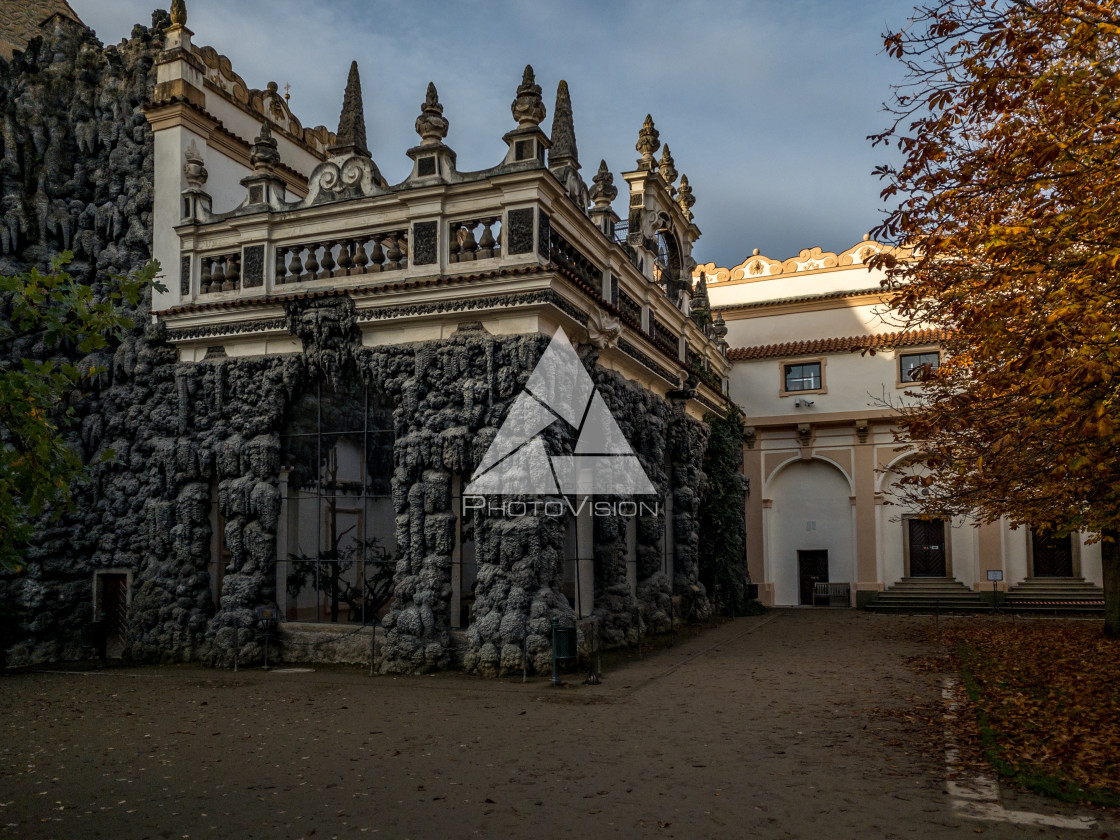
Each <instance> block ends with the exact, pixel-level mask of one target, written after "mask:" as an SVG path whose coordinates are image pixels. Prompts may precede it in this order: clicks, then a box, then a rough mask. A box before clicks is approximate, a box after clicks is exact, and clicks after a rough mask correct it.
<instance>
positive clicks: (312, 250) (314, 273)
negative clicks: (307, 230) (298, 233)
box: [303, 242, 319, 280]
mask: <svg viewBox="0 0 1120 840" xmlns="http://www.w3.org/2000/svg"><path fill="white" fill-rule="evenodd" d="M318 250H319V245H318V243H315V242H313V243H312V244H310V245H308V246H307V262H305V263H304V264H303V267H304V268H305V269H307V275H308V277H307V279H308V280H315V279H316V278H317V277H318V275H319V260H318V259H317V257H316V255H315V254H316V252H317V251H318Z"/></svg>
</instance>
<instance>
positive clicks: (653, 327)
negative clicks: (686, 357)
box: [649, 313, 681, 358]
mask: <svg viewBox="0 0 1120 840" xmlns="http://www.w3.org/2000/svg"><path fill="white" fill-rule="evenodd" d="M649 337H650V339H651V340H652V341H653V343H654V344H655V345H657V346H658V347H660V348H661V349H662V350H664V351H665V352H666V353H668V354H669V355H671V356H672V357H674V358H678V357H679V355H680V347H681V344H680V337H679V336H678V335H677V334H676V333H674V332H673V331H672V330H670V329H669V328H668V327H666V326H665V325H664V324H662V323H660V322H659V321H658V320H657V319H656V318H655V317H654V316H653V314H652V313H651V314H650V319H649Z"/></svg>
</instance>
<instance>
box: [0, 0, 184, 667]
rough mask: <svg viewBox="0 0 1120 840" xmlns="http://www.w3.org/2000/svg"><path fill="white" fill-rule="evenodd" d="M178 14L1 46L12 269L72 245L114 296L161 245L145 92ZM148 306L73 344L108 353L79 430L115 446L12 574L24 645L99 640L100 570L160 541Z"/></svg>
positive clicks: (94, 281)
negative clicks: (90, 636)
mask: <svg viewBox="0 0 1120 840" xmlns="http://www.w3.org/2000/svg"><path fill="white" fill-rule="evenodd" d="M168 23H169V21H168V18H167V15H166V13H164V12H156V13H155V14H154V15H153V25H152V27H151V28H147V27H144V26H139V25H138V26H136V27H135V28H134V29H133V32H132V35H131V37H130V38H129V39H128V40H127V41H123V42H122V43H121V44H119V45H116V46H110V47H102V45H101V44H100V42H99V41H98V40H97V38H96V37H95V36H94V34H93V33H92V32H91V31H90V30H88V29H87V28H85V27H84V26H82V25H81V24H79V23H77V22H75V21H72V20H69V19H65V18H61V17H55V18H52V19H51V21H50V22H49V24H48V25H47V26H46V27H44V28H43V29H42V34H41V36H40V37H36V38H34V39H32V40H31V42H30V43H29V44H28V45H27V48H26V50H24V51H23V52H21V53H16V54H15V55H14V56H13V58H12V59H11V61H7V62H5V61H2V60H0V272H3V273H5V274H15V273H18V272H21V271H25V270H26V269H28V268H29V267H30V266H38V267H40V268H45V267H46V266H47V265H48V264H49V262H50V259H51V257H52V256H54V255H56V254H58V253H60V252H62V251H63V250H67V249H69V250H71V251H72V252H73V254H74V259H73V261H72V262H71V264H70V266H69V269H68V270H69V271H70V273H71V274H73V275H74V276H75V277H77V278H78V279H80V280H82V281H83V282H85V283H87V284H89V285H91V286H92V287H93V288H94V290H95V292H96V293H97V294H98V296H103V295H104V294H105V293H106V292H107V291H108V290H109V289H110V287H111V286H112V280H111V277H110V275H111V274H114V273H126V272H128V271H129V270H131V269H133V268H137V267H139V266H141V265H143V264H144V263H145V262H147V260H149V259H150V257H151V240H152V229H151V226H152V215H151V211H152V165H153V160H152V147H153V144H152V136H151V131H150V129H149V127H148V122H147V120H146V119H145V117H144V115H143V113H142V112H141V107H142V105H143V103H144V102H145V100H146V99H147V98H148V96H149V94H150V91H151V89H152V85H153V83H154V71H153V65H154V60H155V56H156V55H157V54H158V51H159V50H160V48H161V46H162V43H163V36H162V32H163V30H164V28H165V27H166V25H167V24H168ZM0 307H2V309H0V317H4V318H6V316H7V309H6V302H0ZM145 317H146V309H145V307H144V306H142V307H141V309H140V311H138V312H137V313H136V318H135V320H136V322H137V324H138V326H137V327H136V329H134V330H133V331H132V332H131V334H130V335H129V336H128V338H127V340H126V341H124V342H123V343H122V344H121V345H120V346H119V347H115V348H113V349H112V350H110V351H106V352H100V353H97V354H94V355H93V356H88V357H84V358H82V357H81V356H80V355H79V354H77V353H76V352H71V353H70V354H69V358H70V359H71V360H75V361H78V363H79V364H80V365H81V366H83V369H89V368H91V367H93V366H98V367H100V368H102V369H103V372H102V373H101V374H100V375H99V376H98V377H97V378H96V379H95V380H94V381H93V382H92V383H91V394H90V395H89V396H87V397H86V399H84V400H83V401H82V402H80V403H79V404H78V414H79V421H78V423H77V424H76V425H75V426H74V427H72V428H71V429H69V430H68V432H67V433H68V435H69V436H70V440H71V443H72V445H73V446H74V447H75V448H76V449H77V450H78V451H79V452H81V454H82V455H83V457H84V458H86V459H88V460H93V459H95V458H96V457H97V456H98V455H99V454H104V452H105V450H106V449H108V448H111V449H113V450H114V452H115V453H116V463H114V464H112V465H103V466H101V467H98V468H96V475H95V478H94V481H93V482H92V483H91V485H90V486H89V487H86V488H82V489H79V490H78V492H77V494H76V502H77V509H76V512H75V513H74V514H73V515H69V516H65V517H63V518H62V519H61V520H60V521H57V522H49V521H47V520H44V521H43V523H42V526H41V528H40V538H39V539H37V540H36V541H35V543H34V544H33V545H31V546H30V547H29V550H28V557H27V560H28V562H27V566H26V569H25V571H24V573H23V574H21V575H19V576H12V575H3V576H0V605H2V608H3V610H4V611H5V613H6V619H5V621H4V622H3V624H4V626H5V627H6V628H7V631H8V636H9V641H12V640H13V639H17V640H18V641H17V642H16V644H15V645H14V648H13V650H12V651H11V659H12V661H15V662H21V661H40V660H52V659H62V658H75V657H78V656H81V655H83V654H87V653H88V649H87V648H84V647H83V646H82V645H81V643H80V634H79V632H78V631H79V629H80V627H81V625H82V624H83V623H84V622H86V621H89V620H90V618H91V617H92V603H91V596H90V588H91V585H92V573H93V570H94V569H97V568H122V567H128V568H136V569H138V568H139V563H140V559H141V557H142V556H144V555H145V554H146V552H147V550H148V549H147V546H148V540H147V537H146V535H145V534H146V531H147V527H148V526H147V525H146V524H145V522H146V519H145V517H146V516H147V515H148V513H150V512H148V513H146V512H145V509H144V505H145V499H147V498H155V497H158V495H159V492H158V491H159V490H160V486H159V483H158V480H156V479H155V477H154V476H153V475H152V474H151V472H150V471H149V469H148V465H149V458H150V455H151V454H152V440H153V435H152V433H151V432H150V431H147V430H151V429H158V428H160V427H161V425H162V423H163V419H164V418H163V415H164V414H165V413H166V409H165V408H164V407H163V406H164V405H165V404H167V405H169V404H170V403H169V402H168V403H165V401H166V400H167V398H168V397H169V396H170V395H171V394H172V393H173V380H172V378H171V371H172V369H173V363H174V359H175V354H174V352H173V351H170V350H169V349H168V348H167V347H166V346H165V345H164V344H163V343H162V342H161V340H160V330H159V329H158V328H154V327H150V326H146V325H144V323H143V322H144V320H145ZM4 352H5V357H6V358H5V361H6V362H7V363H9V364H12V363H18V360H19V359H21V358H44V357H46V356H47V355H48V353H47V350H46V348H45V347H44V345H43V344H42V342H41V338H40V337H38V336H34V335H31V336H24V337H17V338H16V339H15V340H13V341H11V342H9V343H8V345H7V346H6V347H5V348H4Z"/></svg>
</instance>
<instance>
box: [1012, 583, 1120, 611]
mask: <svg viewBox="0 0 1120 840" xmlns="http://www.w3.org/2000/svg"><path fill="white" fill-rule="evenodd" d="M1004 601H1005V602H1006V603H1007V604H1008V605H1013V606H1014V607H1015V608H1016V609H1019V608H1024V609H1025V608H1039V609H1044V610H1045V609H1061V608H1063V607H1068V608H1070V609H1078V610H1086V611H1093V610H1099V609H1103V606H1104V590H1103V589H1101V588H1100V587H1099V586H1095V585H1094V584H1091V583H1088V582H1087V581H1086V580H1085V579H1084V578H1027V579H1026V580H1024V581H1022V582H1021V583H1018V584H1016V585H1015V586H1013V587H1011V589H1009V590H1008V592H1007V594H1006V595H1005V596H1004Z"/></svg>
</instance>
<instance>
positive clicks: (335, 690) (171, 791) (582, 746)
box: [0, 609, 1120, 840]
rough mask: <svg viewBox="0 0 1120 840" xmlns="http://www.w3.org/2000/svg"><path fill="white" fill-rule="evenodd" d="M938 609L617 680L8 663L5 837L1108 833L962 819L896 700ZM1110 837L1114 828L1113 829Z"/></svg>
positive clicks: (765, 640) (696, 658) (791, 627)
mask: <svg viewBox="0 0 1120 840" xmlns="http://www.w3.org/2000/svg"><path fill="white" fill-rule="evenodd" d="M930 621H931V619H929V618H925V617H913V618H912V617H905V616H878V615H870V614H867V613H863V612H856V611H852V610H829V609H816V610H812V609H802V610H775V611H771V612H768V613H767V614H765V615H763V616H759V617H755V618H746V619H737V620H735V621H732V622H728V623H725V624H722V625H720V626H719V627H717V628H715V629H710V630H706V631H703V632H700V633H697V634H694V635H692V636H690V637H689V638H687V639H682V640H681V641H680V642H678V644H677V645H675V646H674V647H672V648H669V649H665V650H661V651H658V652H656V653H647V654H646V656H645V657H644V658H643V659H641V660H638V659H636V658H633V657H627V656H618V655H615V656H613V657H611V658H610V659H608V660H607V661H606V662H605V663H604V671H605V673H604V680H603V683H602V684H601V685H598V686H585V685H581V684H579V680H580V679H581V676H579V675H575V674H572V675H569V676H568V679H569V680H570V681H571V683H572V684H571V685H568V686H566V687H563V688H554V687H552V686H551V685H550V684H549V681H548V680H547V679H540V678H534V679H531V680H530V681H529V682H528V683H526V684H522V683H521V681H520V679H517V680H482V679H476V678H468V677H462V676H458V675H453V674H445V675H437V676H426V677H400V678H391V677H373V678H371V677H368V676H366V675H365V673H364V672H362V671H359V670H349V669H333V668H332V669H323V668H317V669H315V670H305V669H291V668H281V669H277V670H273V671H270V672H263V671H260V670H246V671H241V672H239V673H236V674H234V673H231V672H229V671H214V670H208V669H204V668H197V667H160V668H109V669H106V670H103V671H76V670H63V669H59V670H56V671H32V672H21V673H9V674H8V675H6V676H4V678H3V679H0V697H2V698H3V703H4V707H5V709H6V711H7V714H6V715H5V718H4V720H3V721H2V722H0V837H5V838H8V837H10V838H58V840H85V838H113V840H132V839H133V838H232V837H238V838H245V837H248V838H257V837H260V838H274V839H275V840H281V839H283V840H287V838H335V837H337V838H350V837H369V836H372V835H378V836H381V837H391V838H409V837H412V838H427V837H438V838H441V839H445V840H446V839H449V838H459V837H502V838H515V837H534V838H541V837H557V836H560V835H565V836H567V835H571V836H576V837H579V836H585V837H590V836H600V835H617V836H626V837H629V836H635V837H645V836H650V837H681V838H704V837H712V838H716V837H735V838H744V837H749V838H811V840H818V839H819V838H860V840H863V838H894V837H923V838H941V837H947V838H948V837H975V836H977V835H978V834H980V835H983V836H988V837H1008V838H1011V837H1086V838H1098V837H1107V836H1111V837H1114V838H1120V831H1118V829H1117V820H1116V815H1115V814H1106V813H1102V812H1086V811H1078V810H1077V809H1073V808H1070V807H1068V806H1062V805H1058V804H1055V803H1052V802H1049V801H1047V800H1044V799H1042V798H1041V797H1037V796H1033V795H1030V794H1024V793H1020V792H1005V795H1006V804H1007V807H1009V808H1015V809H1020V810H1023V809H1026V810H1029V811H1036V812H1039V813H1042V814H1056V813H1061V814H1067V815H1068V814H1075V813H1085V814H1088V816H1090V817H1091V818H1092V820H1093V821H1094V823H1095V825H1094V828H1093V829H1092V830H1090V831H1073V830H1070V829H1055V828H1048V827H1044V826H1043V827H1038V826H1032V827H1021V826H1016V825H1013V824H1010V823H1006V822H1002V821H992V820H973V819H969V818H966V817H963V816H961V815H960V812H959V811H958V810H956V809H955V808H954V806H953V804H952V797H951V796H950V795H949V794H948V793H947V792H946V787H947V786H946V784H945V777H946V771H945V759H944V751H943V749H939V748H931V746H930V739H929V738H924V739H923V738H916V737H914V736H913V733H908V732H907V731H906V730H905V728H904V722H903V719H902V718H901V717H900V716H898V715H897V714H886V713H884V712H885V711H886V710H898V709H904V708H906V707H918V706H921V705H923V704H924V705H926V706H928V705H929V704H933V703H936V702H937V699H938V698H939V697H940V691H941V689H940V683H939V680H940V678H941V677H940V676H939V675H937V674H931V673H919V672H916V671H914V670H912V669H910V668H908V667H907V666H906V664H905V663H906V660H907V659H909V658H910V657H913V656H918V655H928V654H930V653H931V652H933V651H931V650H930V649H929V647H928V646H927V645H926V644H925V643H924V642H922V641H921V640H920V639H919V636H918V634H917V633H916V632H915V631H916V630H917V629H919V628H920V627H921V626H923V625H928V624H929V623H930ZM1110 832H1111V834H1110Z"/></svg>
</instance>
